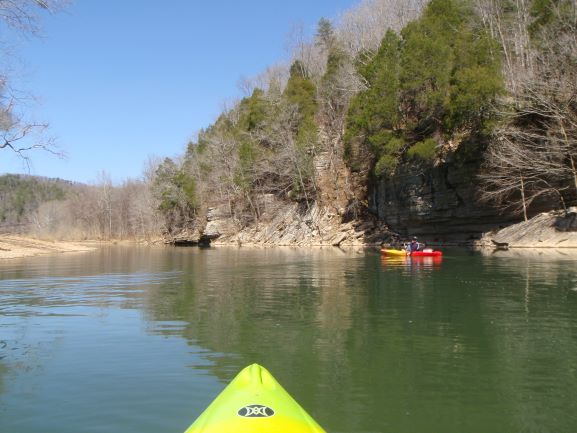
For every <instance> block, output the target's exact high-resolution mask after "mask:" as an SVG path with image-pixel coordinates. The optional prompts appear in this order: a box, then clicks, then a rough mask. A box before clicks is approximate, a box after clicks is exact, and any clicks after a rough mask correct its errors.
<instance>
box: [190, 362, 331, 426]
mask: <svg viewBox="0 0 577 433" xmlns="http://www.w3.org/2000/svg"><path fill="white" fill-rule="evenodd" d="M272 432H274V433H325V431H324V430H323V429H322V427H320V426H319V425H318V424H317V423H316V421H315V420H314V419H313V418H312V417H311V416H310V415H309V414H307V413H306V412H305V410H304V409H303V408H302V407H301V406H300V405H299V404H298V403H297V402H296V401H295V400H294V399H293V398H292V397H291V396H290V395H289V393H288V392H286V391H285V389H284V388H283V387H282V386H281V385H280V384H279V383H278V382H277V381H276V379H275V378H274V377H273V376H272V375H271V374H270V373H269V371H268V370H267V369H266V368H264V367H261V366H260V365H258V364H253V365H250V366H248V367H246V368H245V369H244V370H242V371H241V372H240V373H239V374H238V375H237V376H236V377H235V378H234V379H233V380H232V381H231V382H230V384H229V385H228V386H227V387H226V388H225V389H224V390H223V391H222V392H221V393H220V394H219V395H218V397H216V398H215V399H214V400H213V402H212V403H211V404H210V405H209V406H208V407H207V408H206V410H205V411H204V412H203V413H202V414H201V415H200V416H199V417H198V418H197V419H196V421H195V422H194V423H193V424H192V425H191V426H190V427H189V428H188V429H187V430H186V431H185V433H272Z"/></svg>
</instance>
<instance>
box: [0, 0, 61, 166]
mask: <svg viewBox="0 0 577 433" xmlns="http://www.w3.org/2000/svg"><path fill="white" fill-rule="evenodd" d="M68 3H69V1H68V0H0V28H1V26H5V27H7V28H10V29H11V30H12V32H16V33H19V34H21V35H37V34H38V32H39V30H40V26H39V20H40V15H41V14H42V12H48V13H52V12H55V11H58V10H60V9H62V8H63V7H64V6H66V5H67V4H68ZM8 44H9V43H8V42H7V41H5V40H0V51H2V52H3V53H4V49H6V48H7V46H8ZM4 57H5V56H4ZM3 60H4V62H6V59H3ZM8 75H9V74H8V73H7V72H5V71H3V72H0V150H1V149H6V150H12V151H13V152H15V153H16V155H18V156H19V157H21V158H22V159H23V160H24V161H25V163H28V152H29V151H31V150H34V149H41V150H45V151H48V152H50V153H52V154H55V155H57V156H63V154H62V152H60V151H58V149H57V148H56V146H55V145H54V140H53V139H52V138H49V137H47V136H46V129H47V126H48V125H47V124H45V123H42V122H40V123H38V122H34V121H30V120H27V119H26V118H25V116H24V115H23V113H22V112H21V110H19V108H20V106H21V105H22V104H19V103H20V102H22V101H21V97H18V96H16V93H17V92H13V91H11V89H10V86H9V84H8V83H9V81H10V80H9V76H8Z"/></svg>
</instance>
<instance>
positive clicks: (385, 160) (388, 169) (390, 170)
mask: <svg viewBox="0 0 577 433" xmlns="http://www.w3.org/2000/svg"><path fill="white" fill-rule="evenodd" d="M398 165H399V159H398V158H396V157H395V156H394V155H387V154H384V155H381V157H380V158H379V160H378V161H377V164H376V165H375V174H376V175H377V176H381V177H390V176H392V175H393V174H395V170H396V169H397V166H398Z"/></svg>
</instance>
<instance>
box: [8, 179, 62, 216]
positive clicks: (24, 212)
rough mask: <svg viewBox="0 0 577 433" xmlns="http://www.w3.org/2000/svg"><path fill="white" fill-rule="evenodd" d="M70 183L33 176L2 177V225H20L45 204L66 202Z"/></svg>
mask: <svg viewBox="0 0 577 433" xmlns="http://www.w3.org/2000/svg"><path fill="white" fill-rule="evenodd" d="M70 185H71V184H70V182H66V181H63V180H60V179H46V178H40V177H33V176H21V175H14V174H7V175H3V176H0V224H6V225H18V224H23V223H26V222H27V221H28V219H29V218H30V216H31V214H32V213H33V212H35V211H36V210H37V209H38V207H39V206H40V205H41V204H42V203H45V202H48V201H52V200H64V199H65V198H66V194H67V191H68V189H69V188H70Z"/></svg>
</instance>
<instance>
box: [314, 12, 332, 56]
mask: <svg viewBox="0 0 577 433" xmlns="http://www.w3.org/2000/svg"><path fill="white" fill-rule="evenodd" d="M334 33H335V32H334V29H333V25H332V23H331V22H330V20H328V19H326V18H321V19H320V20H319V22H318V24H317V34H316V39H317V44H318V45H321V46H323V47H324V48H325V49H327V50H329V49H330V48H331V47H332V45H333V43H334V41H335V35H334Z"/></svg>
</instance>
